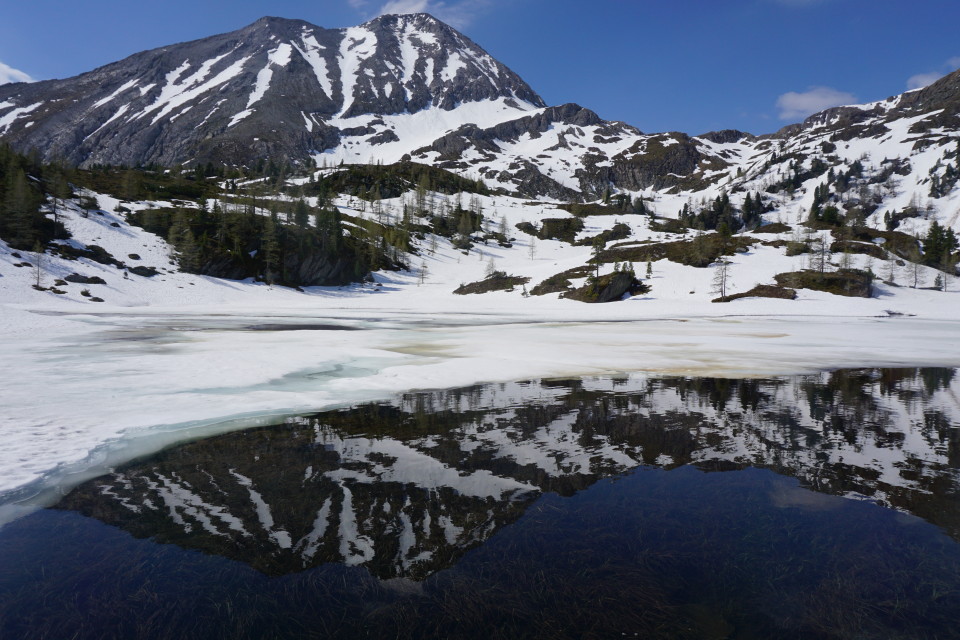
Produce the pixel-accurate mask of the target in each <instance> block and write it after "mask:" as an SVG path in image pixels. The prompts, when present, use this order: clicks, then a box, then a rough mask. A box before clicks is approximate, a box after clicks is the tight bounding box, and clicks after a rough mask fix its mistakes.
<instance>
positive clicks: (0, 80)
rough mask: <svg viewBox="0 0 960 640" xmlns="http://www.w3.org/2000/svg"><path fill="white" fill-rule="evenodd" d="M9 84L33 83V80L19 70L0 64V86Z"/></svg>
mask: <svg viewBox="0 0 960 640" xmlns="http://www.w3.org/2000/svg"><path fill="white" fill-rule="evenodd" d="M10 82H33V78H31V77H30V76H29V75H27V74H26V73H24V72H23V71H20V70H19V69H14V68H13V67H11V66H10V65H6V64H4V63H2V62H0V84H8V83H10Z"/></svg>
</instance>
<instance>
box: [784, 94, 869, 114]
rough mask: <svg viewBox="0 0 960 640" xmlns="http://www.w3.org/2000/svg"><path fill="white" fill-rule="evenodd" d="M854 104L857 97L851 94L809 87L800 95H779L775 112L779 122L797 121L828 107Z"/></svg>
mask: <svg viewBox="0 0 960 640" xmlns="http://www.w3.org/2000/svg"><path fill="white" fill-rule="evenodd" d="M856 102H857V96H855V95H853V94H852V93H847V92H846V91H837V90H836V89H832V88H830V87H811V88H810V89H809V90H808V91H804V92H802V93H798V92H796V91H789V92H787V93H784V94H783V95H781V96H780V97H779V98H777V110H778V111H779V114H778V115H779V117H780V119H781V120H797V119H800V118H806V117H807V116H809V115H813V114H814V113H817V112H818V111H823V110H824V109H829V108H830V107H839V106H841V105H845V104H856Z"/></svg>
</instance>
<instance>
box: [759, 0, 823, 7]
mask: <svg viewBox="0 0 960 640" xmlns="http://www.w3.org/2000/svg"><path fill="white" fill-rule="evenodd" d="M771 1H772V2H773V3H774V4H779V5H783V6H785V7H812V6H814V5H817V4H826V3H827V2H830V0H771Z"/></svg>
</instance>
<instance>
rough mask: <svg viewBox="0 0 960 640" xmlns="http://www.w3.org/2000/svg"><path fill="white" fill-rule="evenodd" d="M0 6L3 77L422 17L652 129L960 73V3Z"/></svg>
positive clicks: (797, 114)
mask: <svg viewBox="0 0 960 640" xmlns="http://www.w3.org/2000/svg"><path fill="white" fill-rule="evenodd" d="M5 4H6V6H0V81H2V80H3V78H4V77H9V78H11V79H18V77H17V76H16V72H17V71H21V72H24V73H26V74H29V76H30V77H32V78H34V79H38V80H42V79H48V78H57V77H68V76H72V75H76V74H78V73H82V72H84V71H89V70H91V69H93V68H95V67H97V66H100V65H103V64H107V63H109V62H113V61H115V60H119V59H121V58H123V57H126V56H127V55H130V54H132V53H136V52H137V51H141V50H144V49H150V48H154V47H159V46H163V45H167V44H171V43H173V42H181V41H185V40H192V39H196V38H202V37H205V36H208V35H212V34H215V33H222V32H225V31H231V30H233V29H237V28H240V27H243V26H245V25H247V24H249V23H251V22H253V21H254V20H256V19H257V18H259V17H261V16H263V15H279V16H283V17H288V18H301V19H304V20H307V21H309V22H312V23H314V24H317V25H320V26H324V27H343V26H350V25H354V24H359V23H360V22H363V21H364V20H366V19H369V18H371V17H373V16H375V15H377V14H378V13H387V12H396V13H405V12H411V11H428V12H430V13H433V14H434V15H435V16H437V17H438V18H441V19H444V20H446V21H448V22H450V23H451V24H453V25H454V26H456V27H457V28H459V29H460V30H461V31H462V32H463V33H465V34H466V35H468V36H469V37H470V38H471V39H473V40H474V41H476V42H477V43H478V44H480V46H482V47H484V48H485V49H486V50H487V51H489V52H490V53H491V54H492V55H494V57H496V58H497V59H499V60H500V61H501V62H503V63H504V64H506V65H507V66H508V67H510V68H512V69H513V70H514V71H516V72H517V73H519V74H520V75H521V77H523V78H524V80H526V81H527V82H528V83H529V84H530V85H531V86H532V87H533V88H534V90H535V91H537V92H538V93H540V95H542V96H543V98H544V100H546V101H547V103H548V104H562V103H564V102H577V103H579V104H581V105H583V106H586V107H589V108H591V109H593V110H594V111H596V112H597V113H599V114H600V116H601V117H604V118H607V119H612V120H623V121H625V122H628V123H630V124H632V125H634V126H636V127H638V128H640V129H642V130H644V131H648V132H653V131H668V130H678V131H685V132H688V133H693V134H696V133H702V132H705V131H709V130H714V129H727V128H735V129H741V130H745V131H750V132H753V133H767V132H770V131H775V130H776V129H778V128H780V127H781V126H783V125H784V124H788V123H790V122H795V121H798V120H800V119H802V118H803V117H804V116H805V115H806V114H808V113H811V112H813V111H815V110H818V109H821V108H826V107H828V106H833V105H835V104H840V103H850V102H856V101H859V102H866V101H870V100H877V99H882V98H885V97H887V96H890V95H894V94H897V93H900V92H902V91H905V90H907V89H908V88H914V87H916V86H921V85H922V84H923V83H925V82H929V81H931V80H932V79H934V78H936V77H938V76H939V75H942V74H944V73H947V72H949V71H952V70H953V69H956V68H958V67H960V37H958V29H957V25H960V2H957V0H913V1H911V2H908V1H907V0H588V1H586V2H584V1H583V0H577V1H574V0H310V1H303V0H275V1H272V2H254V1H251V0H233V1H231V2H226V1H218V2H212V1H211V2H204V1H202V0H193V1H185V0H166V1H165V2H150V3H140V2H130V0H125V1H122V2H121V1H117V0H84V1H83V2H66V1H63V0H31V2H9V3H5Z"/></svg>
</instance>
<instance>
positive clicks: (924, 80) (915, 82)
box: [907, 56, 960, 90]
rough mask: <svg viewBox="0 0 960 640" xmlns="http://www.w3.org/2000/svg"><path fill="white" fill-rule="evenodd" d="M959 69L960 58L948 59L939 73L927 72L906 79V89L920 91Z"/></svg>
mask: <svg viewBox="0 0 960 640" xmlns="http://www.w3.org/2000/svg"><path fill="white" fill-rule="evenodd" d="M957 67H960V56H954V57H952V58H948V59H947V61H946V62H944V63H943V65H942V66H941V67H940V69H941V71H928V72H927V73H917V74H914V75H912V76H910V77H909V78H907V89H908V90H913V89H922V88H923V87H925V86H927V85H928V84H933V83H934V82H936V81H937V80H939V79H940V78H942V77H943V76H945V75H947V74H948V73H951V72H953V71H955V70H956V69H957Z"/></svg>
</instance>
